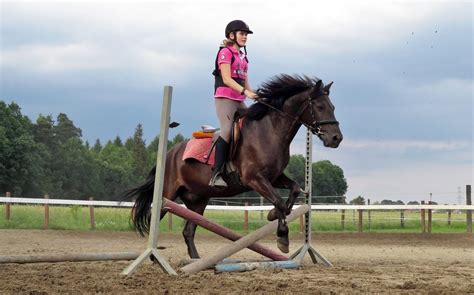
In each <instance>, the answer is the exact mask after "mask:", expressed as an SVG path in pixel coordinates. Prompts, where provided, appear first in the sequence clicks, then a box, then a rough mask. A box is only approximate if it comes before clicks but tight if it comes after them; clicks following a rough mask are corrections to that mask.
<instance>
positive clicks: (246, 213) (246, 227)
mask: <svg viewBox="0 0 474 295" xmlns="http://www.w3.org/2000/svg"><path fill="white" fill-rule="evenodd" d="M248 205H249V203H248V202H245V207H247V206H248ZM244 231H245V232H248V231H249V211H248V210H247V209H245V211H244Z"/></svg>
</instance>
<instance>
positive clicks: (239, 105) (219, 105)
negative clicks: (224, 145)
mask: <svg viewBox="0 0 474 295" xmlns="http://www.w3.org/2000/svg"><path fill="white" fill-rule="evenodd" d="M215 104H216V112H217V117H218V119H219V124H220V127H221V134H220V136H221V137H222V138H223V139H224V140H225V141H227V142H229V139H230V131H231V128H232V122H233V119H234V113H235V111H236V110H237V109H246V108H247V106H246V105H245V103H244V102H243V101H237V100H231V99H227V98H216V99H215Z"/></svg>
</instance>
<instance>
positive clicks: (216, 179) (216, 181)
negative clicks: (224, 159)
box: [209, 173, 227, 187]
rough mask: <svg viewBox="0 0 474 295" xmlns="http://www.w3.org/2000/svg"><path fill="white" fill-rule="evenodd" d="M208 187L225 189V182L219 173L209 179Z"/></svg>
mask: <svg viewBox="0 0 474 295" xmlns="http://www.w3.org/2000/svg"><path fill="white" fill-rule="evenodd" d="M209 185H210V186H215V187H227V182H225V181H224V179H223V178H222V176H221V174H220V173H217V174H216V175H214V176H213V177H212V178H211V181H209Z"/></svg>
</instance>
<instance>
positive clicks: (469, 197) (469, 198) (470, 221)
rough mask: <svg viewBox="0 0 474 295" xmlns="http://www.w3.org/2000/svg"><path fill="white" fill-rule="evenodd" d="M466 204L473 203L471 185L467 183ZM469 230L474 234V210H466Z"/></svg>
mask: <svg viewBox="0 0 474 295" xmlns="http://www.w3.org/2000/svg"><path fill="white" fill-rule="evenodd" d="M466 205H472V199H471V185H469V184H468V185H466ZM466 223H467V224H466V225H467V232H468V233H470V234H472V210H467V211H466Z"/></svg>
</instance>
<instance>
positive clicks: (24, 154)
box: [0, 101, 347, 203]
mask: <svg viewBox="0 0 474 295" xmlns="http://www.w3.org/2000/svg"><path fill="white" fill-rule="evenodd" d="M81 137H82V131H81V129H80V128H78V127H76V126H75V124H74V122H73V120H71V119H70V118H69V117H68V116H67V115H66V114H64V113H60V114H59V115H58V116H57V117H56V118H53V116H52V115H51V114H47V115H43V114H40V115H39V116H38V117H37V119H36V121H35V123H32V122H31V121H30V119H29V118H28V117H26V116H24V115H22V114H21V109H20V107H19V106H18V105H17V104H16V103H14V102H12V103H10V104H9V105H7V104H6V103H5V102H3V101H0V190H1V191H3V192H7V191H9V192H11V193H12V195H13V196H14V197H42V196H43V195H44V194H48V195H49V196H50V198H64V199H88V198H89V197H93V198H94V199H95V200H120V199H121V198H120V197H121V195H122V193H123V192H124V191H125V190H126V189H129V188H131V187H134V186H136V185H138V184H139V183H141V182H142V181H143V180H144V178H145V177H146V175H147V174H148V172H149V171H150V169H151V168H152V167H153V166H154V165H155V163H156V154H157V149H158V143H159V137H158V136H156V137H155V138H154V139H153V140H152V141H151V143H150V144H149V145H148V146H147V145H146V144H145V140H144V139H143V127H142V125H141V124H138V125H137V127H136V129H135V132H134V134H133V136H132V137H129V138H127V139H126V140H125V142H123V141H122V139H121V138H120V137H119V136H116V137H115V139H114V140H109V141H108V142H107V143H106V144H105V145H103V144H102V143H101V141H100V140H99V139H97V140H96V141H95V143H94V145H93V146H92V147H90V146H89V144H88V143H87V142H86V143H84V142H83V141H82V139H81ZM185 140H186V138H185V137H184V136H183V135H182V134H179V133H178V134H177V135H176V136H174V138H173V139H172V140H168V145H167V147H168V149H171V148H173V147H174V146H176V145H177V144H180V143H182V142H183V141H185ZM304 163H305V158H304V157H303V156H302V155H293V156H291V157H290V160H289V163H288V166H287V168H286V170H285V172H286V173H287V175H288V176H289V177H291V178H293V179H294V180H295V181H296V182H298V183H299V184H300V185H301V186H302V187H303V186H304ZM312 169H313V183H315V187H313V195H338V196H341V195H343V194H344V193H345V192H346V190H347V184H346V181H345V179H344V174H343V171H342V169H341V168H339V167H338V166H335V165H333V164H331V162H329V161H320V162H317V163H313V167H312ZM279 193H280V194H281V195H282V196H284V197H286V196H287V192H285V191H283V190H279ZM243 196H244V197H248V199H249V202H254V203H259V202H260V201H259V198H258V197H259V195H258V194H257V193H255V192H253V191H250V192H247V193H244V194H243ZM341 200H342V198H341ZM341 200H336V201H341ZM329 202H332V203H334V199H331V200H329Z"/></svg>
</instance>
